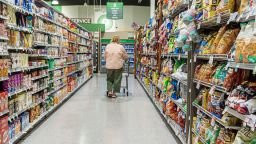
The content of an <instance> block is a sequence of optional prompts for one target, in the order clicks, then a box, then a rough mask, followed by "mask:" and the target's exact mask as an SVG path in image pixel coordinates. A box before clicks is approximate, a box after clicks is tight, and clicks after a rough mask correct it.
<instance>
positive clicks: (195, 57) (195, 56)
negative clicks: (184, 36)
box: [194, 54, 197, 62]
mask: <svg viewBox="0 0 256 144" xmlns="http://www.w3.org/2000/svg"><path fill="white" fill-rule="evenodd" d="M196 59H197V55H196V54H195V55H194V62H196Z"/></svg>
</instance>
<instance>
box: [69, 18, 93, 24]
mask: <svg viewBox="0 0 256 144" xmlns="http://www.w3.org/2000/svg"><path fill="white" fill-rule="evenodd" d="M71 20H72V21H74V22H75V23H92V19H91V18H72V19H71Z"/></svg>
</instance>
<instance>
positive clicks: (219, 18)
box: [217, 14, 221, 24]
mask: <svg viewBox="0 0 256 144" xmlns="http://www.w3.org/2000/svg"><path fill="white" fill-rule="evenodd" d="M220 22H221V16H220V14H218V17H217V24H220Z"/></svg>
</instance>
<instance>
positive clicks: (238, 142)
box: [233, 127, 256, 144]
mask: <svg viewBox="0 0 256 144" xmlns="http://www.w3.org/2000/svg"><path fill="white" fill-rule="evenodd" d="M255 138H256V131H254V132H253V131H251V129H250V128H249V127H242V128H241V129H240V130H239V131H238V132H237V135H236V138H235V141H234V143H233V144H255V143H253V142H255Z"/></svg>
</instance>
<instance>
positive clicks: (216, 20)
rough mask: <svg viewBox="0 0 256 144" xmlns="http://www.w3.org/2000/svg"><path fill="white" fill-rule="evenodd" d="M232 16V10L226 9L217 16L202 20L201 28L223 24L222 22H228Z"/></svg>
mask: <svg viewBox="0 0 256 144" xmlns="http://www.w3.org/2000/svg"><path fill="white" fill-rule="evenodd" d="M229 18H230V11H229V10H227V11H224V12H222V13H220V14H218V15H216V16H213V17H210V18H208V19H206V20H203V21H201V22H200V23H199V24H198V25H200V26H199V29H209V28H213V27H215V26H221V25H222V24H226V23H227V22H228V21H229Z"/></svg>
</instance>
